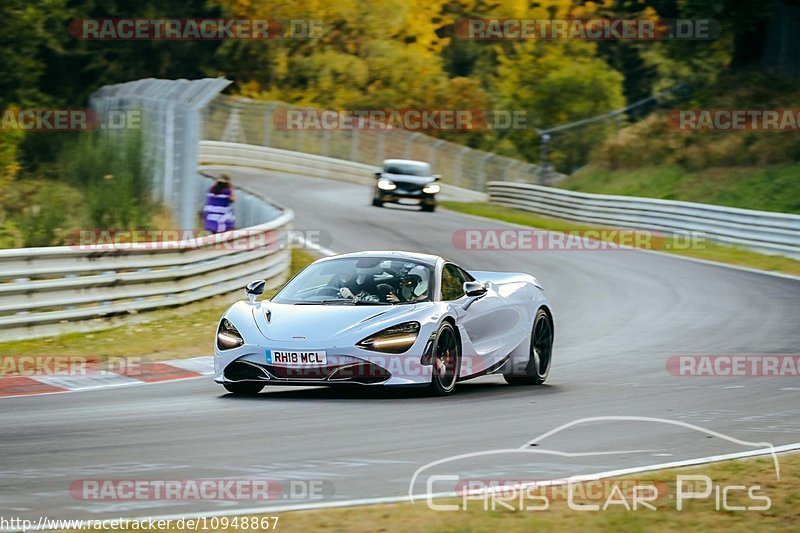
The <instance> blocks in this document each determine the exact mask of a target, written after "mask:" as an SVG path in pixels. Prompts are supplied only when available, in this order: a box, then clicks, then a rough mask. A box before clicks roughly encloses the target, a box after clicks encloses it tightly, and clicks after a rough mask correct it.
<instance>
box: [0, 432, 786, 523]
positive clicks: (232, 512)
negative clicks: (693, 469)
mask: <svg viewBox="0 0 800 533" xmlns="http://www.w3.org/2000/svg"><path fill="white" fill-rule="evenodd" d="M796 450H800V442H796V443H793V444H785V445H783V446H777V447H775V448H766V449H762V450H750V451H746V452H736V453H729V454H724V455H711V456H708V457H698V458H696V459H686V460H683V461H674V462H671V463H661V464H655V465H648V466H638V467H634V468H625V469H620V470H609V471H606V472H600V473H598V474H593V475H592V476H591V479H604V478H609V477H616V476H622V475H631V474H640V473H643V472H652V471H654V470H666V469H671V468H679V467H684V466H697V465H702V464H709V463H718V462H722V461H729V460H731V459H746V458H751V457H759V456H762V455H770V454H772V453H785V452H791V451H796ZM552 481H553V482H555V483H557V482H560V481H563V482H564V483H566V481H567V480H564V479H556V480H552ZM541 483H547V482H546V481H541ZM456 496H458V494H457V493H456V491H452V492H441V493H436V494H430V495H429V494H415V495H411V496H409V495H405V496H386V497H382V498H360V499H352V500H342V501H338V502H324V503H297V504H288V505H280V506H265V507H250V508H247V509H227V510H221V511H219V510H215V511H201V512H194V513H184V514H172V515H161V516H153V517H150V516H148V517H147V519H148V520H149V519H150V518H152V519H153V520H178V519H180V518H201V517H204V516H205V517H212V516H243V515H255V514H266V513H283V512H289V511H307V510H315V509H337V508H341V507H356V506H359V505H379V504H386V503H408V502H411V503H413V502H414V500H415V499H426V498H428V497H431V498H437V499H438V498H454V497H456ZM129 518H133V517H129ZM139 519H143V517H139ZM2 531H19V530H2Z"/></svg>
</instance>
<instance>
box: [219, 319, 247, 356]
mask: <svg viewBox="0 0 800 533" xmlns="http://www.w3.org/2000/svg"><path fill="white" fill-rule="evenodd" d="M243 345H244V339H243V338H242V335H241V334H240V333H239V330H237V329H236V328H235V327H233V324H231V322H230V320H228V319H227V318H223V319H222V321H221V322H220V323H219V329H218V330H217V348H219V349H220V350H232V349H233V348H238V347H239V346H243Z"/></svg>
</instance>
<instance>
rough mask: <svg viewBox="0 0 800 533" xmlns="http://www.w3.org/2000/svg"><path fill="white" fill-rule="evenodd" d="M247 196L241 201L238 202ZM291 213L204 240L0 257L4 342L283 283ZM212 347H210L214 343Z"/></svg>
mask: <svg viewBox="0 0 800 533" xmlns="http://www.w3.org/2000/svg"><path fill="white" fill-rule="evenodd" d="M242 196H243V195H241V194H240V197H242ZM293 216H294V215H293V213H292V211H290V210H282V212H281V213H280V214H279V215H278V216H277V218H274V219H273V220H270V221H269V222H266V223H263V224H258V225H255V226H251V227H248V228H244V229H242V230H239V231H232V232H228V233H224V234H219V235H217V236H213V237H211V238H207V239H189V240H185V241H175V242H159V243H158V244H157V245H154V244H153V243H131V244H119V245H116V246H109V245H103V244H99V245H94V246H54V247H47V248H16V249H7V250H0V340H16V339H23V338H30V337H40V336H44V335H54V334H59V333H64V332H71V331H90V330H94V329H102V328H107V327H109V326H110V325H111V324H113V323H115V322H116V321H117V320H120V319H121V318H125V317H131V315H135V314H137V313H138V312H139V311H145V310H151V309H155V308H160V307H168V306H173V305H181V304H186V303H189V302H195V301H198V300H201V299H204V298H209V297H211V296H216V295H219V294H224V293H229V292H232V291H235V290H237V289H240V288H243V287H244V282H246V281H247V280H249V279H250V278H263V279H266V280H268V287H275V286H278V285H279V284H280V283H282V282H283V281H284V280H285V279H286V276H287V274H288V271H289V266H290V262H291V254H290V250H289V249H288V248H287V247H285V246H283V244H284V243H286V241H287V239H286V238H285V237H286V232H287V231H288V229H289V227H290V223H291V221H292V218H293ZM209 342H210V341H209Z"/></svg>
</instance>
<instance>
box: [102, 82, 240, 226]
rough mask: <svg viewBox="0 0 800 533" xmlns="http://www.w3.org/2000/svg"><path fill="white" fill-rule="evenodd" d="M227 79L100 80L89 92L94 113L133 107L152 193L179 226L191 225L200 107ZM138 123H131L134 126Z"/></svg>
mask: <svg viewBox="0 0 800 533" xmlns="http://www.w3.org/2000/svg"><path fill="white" fill-rule="evenodd" d="M230 83H231V82H230V81H228V80H226V79H223V78H217V79H210V78H209V79H202V80H159V79H144V80H136V81H131V82H128V83H121V84H118V85H106V86H105V87H101V88H100V89H98V90H97V91H96V92H95V93H94V94H93V95H92V97H91V101H90V105H91V107H92V108H93V109H94V110H95V111H96V112H97V113H98V115H100V116H101V117H102V116H109V114H110V113H111V112H120V111H123V112H129V111H138V112H139V113H140V114H141V121H140V127H141V128H142V129H143V132H144V135H143V139H144V143H145V146H144V153H145V159H146V164H147V166H148V168H149V170H150V174H151V175H152V184H151V186H152V188H153V198H154V199H155V200H156V201H158V202H160V203H162V204H164V205H167V206H169V207H170V208H171V209H172V210H173V213H174V215H175V219H176V220H175V222H176V223H178V224H179V226H180V227H181V228H194V226H195V223H196V217H197V213H198V210H199V207H200V206H202V203H201V204H200V205H199V206H198V204H197V197H198V190H199V187H201V186H202V182H201V181H200V180H198V179H197V168H196V167H197V150H198V145H199V142H200V137H199V134H200V119H201V115H200V113H201V110H202V109H203V108H204V107H205V106H206V105H207V104H208V103H209V102H210V101H211V100H212V99H213V98H214V97H215V96H216V95H217V94H219V92H220V91H222V90H223V89H224V88H225V87H227V86H228V85H229V84H230ZM138 124H139V123H138V122H137V125H138Z"/></svg>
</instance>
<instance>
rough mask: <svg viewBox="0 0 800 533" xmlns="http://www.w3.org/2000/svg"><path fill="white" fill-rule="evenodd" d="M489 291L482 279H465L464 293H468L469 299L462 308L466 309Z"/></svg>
mask: <svg viewBox="0 0 800 533" xmlns="http://www.w3.org/2000/svg"><path fill="white" fill-rule="evenodd" d="M487 292H488V289H487V288H486V285H484V284H483V283H481V282H480V281H465V282H464V293H465V294H466V295H467V301H466V303H465V304H464V305H463V306H462V307H461V308H462V309H463V310H464V311H466V310H467V309H469V308H470V306H471V305H472V304H474V303H475V302H477V301H478V300H480V299H481V298H483V297H484V296H486V293H487Z"/></svg>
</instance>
